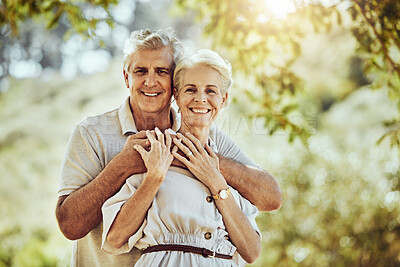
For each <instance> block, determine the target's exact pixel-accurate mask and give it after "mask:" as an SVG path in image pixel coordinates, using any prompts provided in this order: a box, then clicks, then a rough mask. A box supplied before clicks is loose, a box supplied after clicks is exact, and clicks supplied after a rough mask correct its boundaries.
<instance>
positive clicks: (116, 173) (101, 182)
mask: <svg viewBox="0 0 400 267" xmlns="http://www.w3.org/2000/svg"><path fill="white" fill-rule="evenodd" d="M135 138H140V133H139V134H136V135H132V136H129V137H128V139H127V141H126V144H125V146H124V148H123V150H122V151H121V152H120V153H119V154H118V155H116V156H115V157H114V158H113V159H112V160H111V161H110V162H109V163H108V164H107V166H106V167H105V168H104V169H103V170H102V171H101V172H100V173H99V174H98V175H97V177H96V178H94V179H93V180H92V181H91V182H89V183H87V184H86V185H84V186H83V187H81V188H80V189H78V190H76V191H74V192H73V193H71V194H69V195H67V196H60V197H59V198H58V202H57V207H56V217H57V221H58V224H59V227H60V230H61V232H62V233H63V234H64V236H65V237H66V238H68V239H71V240H75V239H79V238H82V237H84V236H85V235H86V234H87V233H89V232H90V231H91V230H92V229H93V228H94V227H95V226H96V225H97V224H99V223H100V221H101V219H102V214H101V207H102V205H103V203H104V202H105V201H106V200H107V199H108V198H110V197H111V196H113V195H114V194H115V193H116V192H117V191H118V190H119V189H120V188H121V186H122V185H123V184H124V183H125V180H126V179H127V178H128V177H130V176H131V175H133V174H135V173H143V172H145V171H146V168H145V166H144V163H143V161H142V158H141V156H140V155H139V153H138V152H136V150H134V149H133V145H134V144H138V143H139V144H140V143H142V145H144V144H145V143H144V142H146V141H143V139H142V140H141V141H140V142H139V141H138V140H137V139H135Z"/></svg>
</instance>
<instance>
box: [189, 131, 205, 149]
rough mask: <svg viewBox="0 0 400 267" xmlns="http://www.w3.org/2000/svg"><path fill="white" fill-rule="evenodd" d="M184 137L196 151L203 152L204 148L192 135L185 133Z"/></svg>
mask: <svg viewBox="0 0 400 267" xmlns="http://www.w3.org/2000/svg"><path fill="white" fill-rule="evenodd" d="M186 137H187V138H188V139H189V140H190V141H191V142H192V143H193V144H194V145H195V146H196V149H197V151H199V152H204V147H203V145H202V144H201V143H200V140H199V139H197V138H196V137H195V136H194V135H193V134H191V133H186Z"/></svg>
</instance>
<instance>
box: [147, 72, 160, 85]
mask: <svg viewBox="0 0 400 267" xmlns="http://www.w3.org/2000/svg"><path fill="white" fill-rule="evenodd" d="M156 84H157V78H156V75H155V73H152V72H149V73H148V74H147V77H146V80H145V85H146V86H148V87H153V86H155V85H156Z"/></svg>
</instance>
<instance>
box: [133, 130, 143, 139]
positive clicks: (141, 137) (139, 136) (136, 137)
mask: <svg viewBox="0 0 400 267" xmlns="http://www.w3.org/2000/svg"><path fill="white" fill-rule="evenodd" d="M130 136H132V137H133V138H135V139H144V138H147V136H146V131H145V130H143V131H140V132H137V133H135V134H132V135H130Z"/></svg>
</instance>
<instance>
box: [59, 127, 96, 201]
mask: <svg viewBox="0 0 400 267" xmlns="http://www.w3.org/2000/svg"><path fill="white" fill-rule="evenodd" d="M102 165H103V164H102V163H101V160H100V158H99V153H98V149H97V147H96V144H95V141H94V140H93V139H92V137H91V136H90V134H89V132H88V131H87V129H86V128H85V127H84V126H83V125H82V124H79V125H77V126H76V127H75V129H74V130H73V132H72V135H71V137H70V139H69V142H68V145H67V151H66V153H65V156H64V160H63V162H62V165H61V180H60V187H59V191H58V196H64V195H69V194H71V193H72V192H74V191H75V190H78V189H79V188H81V187H82V186H84V185H85V184H87V183H89V182H90V181H91V180H93V179H94V178H95V177H96V176H97V175H98V174H99V173H100V172H101V170H102V169H103V168H104V166H102Z"/></svg>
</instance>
